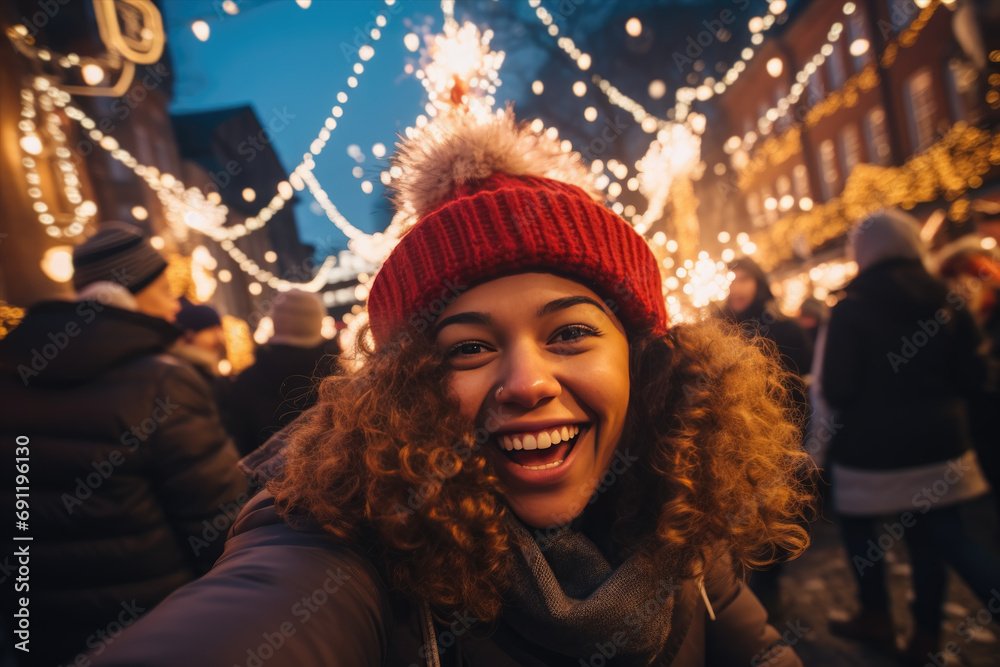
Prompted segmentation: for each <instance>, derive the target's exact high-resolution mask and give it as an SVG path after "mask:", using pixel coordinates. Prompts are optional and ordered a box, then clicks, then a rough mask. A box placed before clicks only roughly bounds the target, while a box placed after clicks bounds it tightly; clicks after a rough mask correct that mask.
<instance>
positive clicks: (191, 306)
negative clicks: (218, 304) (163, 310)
mask: <svg viewBox="0 0 1000 667" xmlns="http://www.w3.org/2000/svg"><path fill="white" fill-rule="evenodd" d="M180 304H181V309H180V311H178V313H177V318H176V319H175V320H174V326H176V327H177V328H178V329H180V330H181V335H180V337H179V338H178V339H177V340H176V341H175V342H174V344H173V345H171V346H170V349H169V350H168V351H169V352H170V354H172V355H174V356H175V357H180V358H181V359H183V360H184V361H186V362H188V363H189V364H191V366H193V367H194V369H195V370H196V371H198V374H199V375H201V377H202V379H203V380H205V383H206V384H207V385H208V386H209V388H210V389H211V390H212V398H213V400H214V401H215V406H216V412H218V413H219V417H220V419H221V420H222V424H223V426H225V428H226V431H227V432H229V433H230V434H231V435H232V433H233V429H232V428H231V426H230V424H231V422H232V418H231V416H230V415H229V414H228V409H229V406H230V405H231V401H230V394H231V393H232V390H233V382H232V380H231V379H230V378H229V377H228V376H225V375H223V374H222V373H221V372H220V370H219V363H220V362H221V361H222V360H223V359H225V358H226V332H225V330H224V329H223V328H222V318H221V317H219V313H218V312H217V311H216V310H215V308H213V307H212V306H209V305H208V304H204V303H193V302H191V301H190V300H188V299H187V298H186V297H181V298H180ZM234 438H235V436H234ZM236 445H237V449H238V448H239V443H238V442H237V443H236Z"/></svg>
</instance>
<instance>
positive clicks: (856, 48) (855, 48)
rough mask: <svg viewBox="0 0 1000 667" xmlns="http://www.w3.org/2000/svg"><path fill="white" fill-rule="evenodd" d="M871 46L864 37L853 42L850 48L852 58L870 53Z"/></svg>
mask: <svg viewBox="0 0 1000 667" xmlns="http://www.w3.org/2000/svg"><path fill="white" fill-rule="evenodd" d="M869 46H870V45H869V44H868V40H867V39H865V38H863V37H862V38H860V39H856V40H854V41H853V42H851V47H850V51H851V55H852V56H860V55H863V54H864V53H866V52H867V51H868V47H869Z"/></svg>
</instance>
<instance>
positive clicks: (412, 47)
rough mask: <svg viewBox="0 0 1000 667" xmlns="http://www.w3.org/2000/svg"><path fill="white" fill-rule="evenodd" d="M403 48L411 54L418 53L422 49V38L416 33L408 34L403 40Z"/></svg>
mask: <svg viewBox="0 0 1000 667" xmlns="http://www.w3.org/2000/svg"><path fill="white" fill-rule="evenodd" d="M403 46H405V47H406V48H407V49H408V50H409V51H411V52H416V50H417V49H419V48H420V38H419V37H417V35H416V34H415V33H412V32H408V33H406V37H404V38H403Z"/></svg>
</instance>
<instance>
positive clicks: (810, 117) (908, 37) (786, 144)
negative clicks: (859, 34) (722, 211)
mask: <svg viewBox="0 0 1000 667" xmlns="http://www.w3.org/2000/svg"><path fill="white" fill-rule="evenodd" d="M940 4H941V3H940V0H932V2H931V4H930V5H928V6H927V7H925V8H924V9H923V10H921V12H920V14H919V15H918V16H917V18H915V19H914V20H913V22H912V23H911V24H910V25H909V26H908V27H907V28H906V29H905V30H903V32H901V33H900V34H899V35H898V36H897V37H896V38H895V39H893V41H891V42H890V43H889V44H888V46H886V48H885V52H884V53H883V54H882V58H881V60H880V63H879V67H881V68H882V69H888V68H889V67H891V66H892V65H893V63H895V62H896V57H897V55H898V53H899V48H900V46H902V47H903V48H908V47H910V46H913V45H914V44H915V43H916V41H917V37H919V35H920V32H921V31H922V30H923V29H924V28H925V27H926V26H927V23H928V22H929V21H930V19H931V17H932V16H933V15H934V12H935V11H936V10H937V8H938V7H939V6H940ZM879 81H880V77H879V73H878V67H876V65H875V64H874V63H871V64H869V65H867V66H865V68H864V69H862V70H861V71H860V72H858V73H856V74H854V75H853V76H852V77H851V78H850V79H848V80H847V81H846V82H845V83H844V85H843V86H842V87H841V89H840V90H836V91H834V92H832V93H830V94H829V95H827V96H826V97H825V98H824V99H823V100H822V101H820V102H818V103H817V104H816V105H814V106H813V107H812V108H811V109H809V111H808V112H807V113H806V116H805V118H804V119H803V120H802V123H800V124H799V125H796V126H793V127H791V128H789V129H787V130H785V132H783V133H782V134H780V135H778V136H775V137H771V138H770V139H768V140H766V141H765V142H764V143H763V145H762V146H761V147H760V148H759V149H758V150H757V151H756V152H755V154H754V157H753V159H751V160H749V161H748V162H746V163H745V165H742V166H740V165H738V164H736V163H735V161H734V164H733V166H734V167H736V168H737V169H738V170H739V172H740V176H739V186H740V187H741V188H746V187H747V186H748V185H749V184H750V182H751V180H752V179H753V178H754V176H756V175H757V174H760V173H761V172H763V171H764V170H765V169H767V168H768V167H770V166H772V165H776V164H781V163H782V162H784V161H785V160H787V159H788V158H789V157H791V156H793V155H798V154H799V153H801V152H802V143H801V136H802V128H805V129H809V128H811V127H813V126H815V125H816V123H818V122H819V121H820V120H822V119H823V118H826V117H828V116H832V115H833V114H835V113H836V112H837V111H839V110H840V109H843V108H850V107H853V106H855V105H857V103H858V99H859V96H860V95H861V93H864V92H867V91H869V90H871V89H872V88H874V87H875V86H877V85H878V84H879ZM751 147H752V143H751V144H750V146H745V145H744V149H745V150H749V149H750V148H751Z"/></svg>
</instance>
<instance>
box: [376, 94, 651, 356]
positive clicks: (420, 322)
mask: <svg viewBox="0 0 1000 667" xmlns="http://www.w3.org/2000/svg"><path fill="white" fill-rule="evenodd" d="M426 132H427V131H426V130H425V134H424V135H421V136H419V137H417V138H416V139H414V140H410V141H407V142H404V143H403V144H401V145H400V149H399V153H398V155H397V158H396V164H397V165H399V166H400V167H401V168H402V169H403V173H404V176H403V177H402V178H401V179H400V180H399V182H397V181H394V182H393V186H394V189H395V192H396V196H395V204H396V207H397V209H398V210H400V211H401V212H402V213H403V214H404V215H409V216H411V217H412V218H414V219H416V220H417V222H416V224H414V225H413V226H412V227H411V228H410V229H409V231H408V232H407V233H406V234H405V235H404V236H403V237H402V238H401V239H400V241H399V243H398V245H397V246H396V247H395V249H394V250H393V251H392V253H391V254H390V255H389V257H388V259H387V260H386V261H385V263H384V264H383V265H382V268H381V270H380V271H379V274H378V276H377V277H376V278H375V282H374V284H373V285H372V288H371V291H370V293H369V296H368V317H369V322H370V324H371V329H372V333H373V335H374V337H375V342H376V344H377V345H381V344H382V343H384V342H386V341H387V340H389V339H390V338H391V337H392V335H393V333H394V332H395V331H396V330H397V329H399V328H401V327H405V326H408V325H409V326H414V327H416V328H417V330H418V331H425V330H427V329H429V328H430V325H431V324H433V321H434V319H435V318H436V316H437V315H438V314H440V313H441V311H442V310H444V308H445V307H446V306H447V305H448V304H449V303H451V302H452V301H454V300H455V299H456V298H457V297H458V296H459V295H460V294H462V293H463V292H465V291H467V290H468V289H470V288H472V287H475V286H476V285H477V284H480V283H483V282H486V281H488V280H492V279H494V278H499V277H502V276H507V275H512V274H516V273H526V272H532V271H534V272H543V273H554V274H558V275H561V276H564V277H567V278H570V279H573V280H577V281H578V282H581V283H583V284H585V285H586V286H588V287H589V288H591V289H592V290H594V292H596V293H597V294H598V295H600V296H601V298H602V299H604V301H605V303H606V304H607V305H608V307H609V308H610V309H611V310H612V312H614V313H615V315H616V316H617V317H618V319H619V320H621V322H622V323H623V324H624V326H625V328H626V329H627V330H628V331H630V332H632V333H640V332H646V331H652V332H654V333H656V334H660V333H663V332H664V331H665V330H666V326H667V325H666V307H665V305H664V300H663V294H662V288H661V278H660V272H659V266H658V263H657V261H656V258H655V257H654V256H653V254H652V252H650V250H649V247H648V246H647V245H646V241H645V239H643V238H642V236H640V235H639V234H638V233H637V232H636V231H635V230H634V229H632V227H631V226H630V225H629V224H628V223H627V222H625V221H624V220H622V219H621V218H620V217H619V216H617V215H615V214H614V213H613V212H612V211H610V210H609V209H607V208H606V207H605V206H603V205H602V204H600V203H598V202H597V201H595V199H594V197H593V196H592V195H590V194H588V192H587V191H585V190H584V189H583V188H582V187H580V185H584V186H586V184H587V183H588V182H589V178H590V177H589V172H588V171H587V170H586V168H584V167H583V165H582V164H581V163H580V162H579V159H578V156H577V155H576V154H567V153H564V152H563V151H561V150H560V148H559V147H558V144H557V143H556V142H554V141H552V140H549V139H548V138H547V137H545V136H544V135H538V134H535V133H534V132H531V131H530V130H529V129H528V128H526V127H524V126H518V125H516V124H515V123H514V120H513V116H512V114H510V113H509V112H508V113H507V114H506V115H504V116H501V117H499V118H496V117H494V118H492V119H491V120H489V121H487V122H486V124H485V126H484V125H483V123H482V122H481V121H480V122H479V123H473V122H470V119H468V118H464V119H463V118H459V119H456V120H454V121H453V122H452V123H451V124H448V125H447V126H445V127H444V128H443V129H442V128H437V129H435V131H434V132H432V133H430V134H429V135H428V134H427V133H426ZM546 172H547V173H546ZM548 174H552V175H554V176H556V178H551V177H547V176H548ZM559 177H561V178H559ZM578 184H579V185H578Z"/></svg>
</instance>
